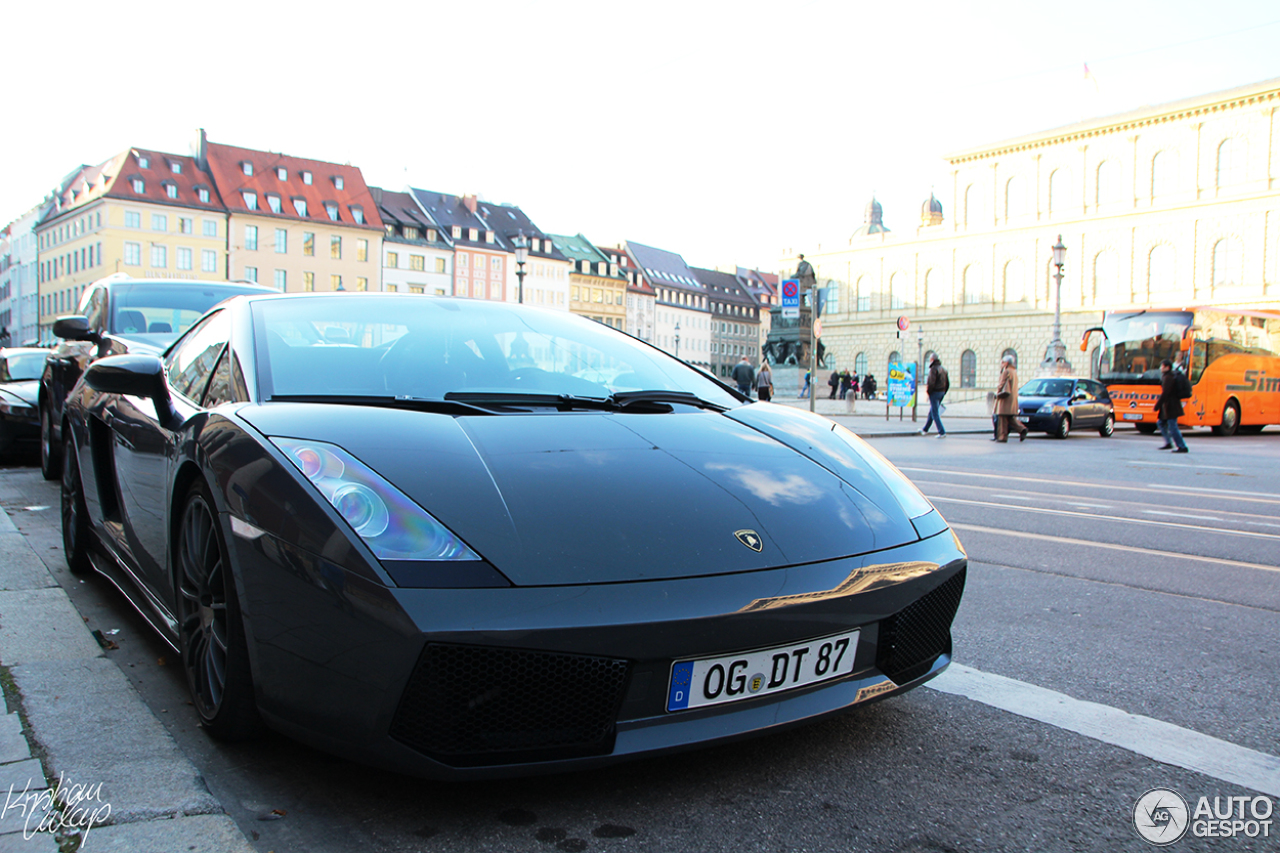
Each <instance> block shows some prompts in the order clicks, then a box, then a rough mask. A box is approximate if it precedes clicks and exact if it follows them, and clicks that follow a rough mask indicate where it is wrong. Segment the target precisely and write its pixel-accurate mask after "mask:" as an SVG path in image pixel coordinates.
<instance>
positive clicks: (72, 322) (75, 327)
mask: <svg viewBox="0 0 1280 853" xmlns="http://www.w3.org/2000/svg"><path fill="white" fill-rule="evenodd" d="M53 334H54V335H55V336H57V337H59V338H62V339H63V340H67V341H91V342H93V343H95V344H96V343H99V342H100V341H101V340H102V338H101V336H100V335H99V334H98V333H97V332H95V331H94V330H93V329H91V328H89V318H87V317H85V316H83V315H80V314H70V315H68V316H66V317H59V318H58V319H57V320H54V321H53Z"/></svg>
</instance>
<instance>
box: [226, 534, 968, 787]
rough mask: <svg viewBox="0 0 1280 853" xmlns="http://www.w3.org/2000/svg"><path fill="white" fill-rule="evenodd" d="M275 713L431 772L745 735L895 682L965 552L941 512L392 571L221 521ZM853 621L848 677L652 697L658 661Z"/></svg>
mask: <svg viewBox="0 0 1280 853" xmlns="http://www.w3.org/2000/svg"><path fill="white" fill-rule="evenodd" d="M228 541H229V542H231V543H232V549H233V551H234V555H235V556H234V559H235V561H236V563H237V565H238V576H239V578H240V579H241V581H242V585H243V590H244V591H243V593H242V599H241V600H242V605H243V609H244V612H245V617H246V625H247V630H248V631H249V633H250V647H251V656H252V660H253V666H254V675H255V682H256V685H257V689H258V700H259V706H260V708H261V710H262V712H263V714H264V716H265V717H266V718H267V719H268V721H269V722H270V723H271V724H272V725H273V726H275V727H276V728H278V729H280V730H282V731H284V732H286V733H288V734H290V735H292V736H294V737H297V738H298V739H300V740H303V741H306V742H308V743H311V744H313V745H316V746H319V747H321V748H323V749H325V750H328V751H331V752H334V753H337V754H340V755H344V756H347V757H350V758H352V759H354V760H357V761H361V762H364V763H369V764H375V765H379V766H383V767H387V768H391V769H395V770H399V771H402V772H406V773H410V774H414V775H419V776H425V777H436V778H483V777H494V776H509V775H521V774H528V773H545V772H551V771H560V770H569V769H578V768H585V767H591V766H597V765H601V764H606V763H610V762H614V761H618V760H620V759H624V758H627V757H633V756H640V755H649V754H655V753H661V752H667V751H673V750H680V749H687V748H691V747H694V746H699V745H704V744H709V743H714V742H719V741H726V740H733V739H737V738H742V737H749V736H752V735H756V734H760V733H762V732H765V731H768V730H772V729H776V728H779V727H784V726H789V725H794V724H797V723H801V722H804V721H809V720H814V719H817V718H820V717H822V716H825V715H828V714H833V713H837V712H839V711H842V710H844V709H847V708H849V707H851V706H853V705H855V704H859V703H860V702H865V701H870V700H872V699H879V698H883V697H885V696H889V695H894V694H896V693H900V692H903V691H905V690H909V689H911V688H912V687H914V686H916V685H918V684H921V683H923V682H924V681H927V680H928V679H929V678H931V677H933V676H934V675H936V674H937V673H938V672H940V671H941V670H942V669H943V668H945V667H946V665H947V664H948V663H949V662H950V654H951V637H950V625H951V621H952V619H953V617H954V614H955V609H956V607H957V606H958V604H959V600H960V597H961V595H962V592H963V586H964V577H965V570H966V566H967V559H966V557H965V555H964V552H963V551H962V550H961V549H960V547H959V543H958V541H957V540H956V539H955V538H954V536H953V535H952V534H951V533H950V531H944V532H943V533H940V534H938V535H935V536H932V537H930V538H928V539H924V540H921V541H917V542H914V543H911V544H909V545H905V546H901V547H899V548H894V549H890V550H888V551H882V552H877V553H874V554H870V555H864V556H861V557H851V558H845V559H840V560H831V561H827V562H824V563H818V564H811V565H804V566H793V567H790V568H786V569H777V570H768V571H757V572H746V573H740V574H734V575H717V576H710V577H701V578H687V579H679V580H668V581H652V582H645V583H618V584H604V585H595V586H572V587H523V588H519V587H517V588H509V589H388V588H386V587H382V586H380V585H378V584H376V583H375V582H373V581H371V580H369V579H367V578H366V577H364V576H361V575H359V574H356V573H354V572H347V571H344V570H342V569H341V568H338V567H336V566H333V565H332V564H327V563H325V562H324V561H323V560H320V559H319V558H317V557H314V556H312V555H309V554H306V553H305V552H301V551H299V550H297V549H294V548H291V547H289V546H286V545H284V544H283V543H280V542H279V541H278V540H274V539H272V538H271V537H270V536H262V537H259V538H257V539H254V540H245V539H240V538H234V537H229V539H228ZM853 628H858V629H860V631H861V635H860V638H859V642H858V647H857V652H856V658H855V665H854V669H853V671H852V673H851V674H850V675H848V676H845V677H842V678H840V679H836V680H833V681H827V682H822V683H819V684H815V685H810V686H808V687H801V688H796V689H794V690H791V691H787V692H783V693H778V694H773V695H768V696H760V697H755V698H750V699H744V700H742V701H739V702H734V703H729V704H725V705H716V706H711V707H704V708H697V709H693V710H688V711H679V712H674V713H669V712H668V711H667V710H666V699H667V695H668V687H669V679H670V674H671V667H672V663H673V662H674V661H676V660H681V659H690V658H701V657H711V656H716V655H724V654H731V653H735V652H739V651H746V650H753V649H764V648H771V647H775V646H782V645H786V644H791V643H797V642H804V641H807V640H809V639H812V638H816V637H823V636H829V635H832V634H833V633H836V632H840V631H845V630H851V629H853Z"/></svg>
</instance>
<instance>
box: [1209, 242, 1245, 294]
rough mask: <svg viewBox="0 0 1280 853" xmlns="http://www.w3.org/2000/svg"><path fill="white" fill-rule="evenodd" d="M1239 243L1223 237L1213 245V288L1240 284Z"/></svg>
mask: <svg viewBox="0 0 1280 853" xmlns="http://www.w3.org/2000/svg"><path fill="white" fill-rule="evenodd" d="M1240 255H1241V252H1240V241H1239V240H1237V239H1236V238H1234V237H1224V238H1223V239H1221V240H1219V241H1218V242H1217V243H1214V244H1213V286H1214V287H1231V286H1232V285H1236V284H1240V281H1241V275H1240Z"/></svg>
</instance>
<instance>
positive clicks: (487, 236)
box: [484, 231, 493, 243]
mask: <svg viewBox="0 0 1280 853" xmlns="http://www.w3.org/2000/svg"><path fill="white" fill-rule="evenodd" d="M484 241H485V242H486V243H492V242H493V232H492V231H486V232H484Z"/></svg>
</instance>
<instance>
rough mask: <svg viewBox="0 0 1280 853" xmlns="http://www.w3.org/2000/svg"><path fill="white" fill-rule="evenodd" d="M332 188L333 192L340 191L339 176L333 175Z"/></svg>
mask: <svg viewBox="0 0 1280 853" xmlns="http://www.w3.org/2000/svg"><path fill="white" fill-rule="evenodd" d="M333 188H334V189H335V190H340V189H342V176H341V175H334V176H333Z"/></svg>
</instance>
